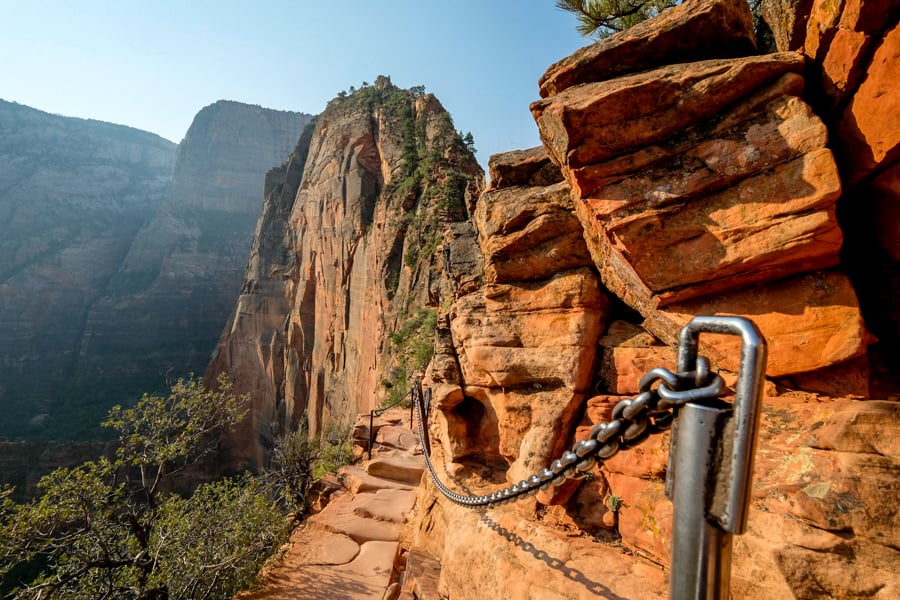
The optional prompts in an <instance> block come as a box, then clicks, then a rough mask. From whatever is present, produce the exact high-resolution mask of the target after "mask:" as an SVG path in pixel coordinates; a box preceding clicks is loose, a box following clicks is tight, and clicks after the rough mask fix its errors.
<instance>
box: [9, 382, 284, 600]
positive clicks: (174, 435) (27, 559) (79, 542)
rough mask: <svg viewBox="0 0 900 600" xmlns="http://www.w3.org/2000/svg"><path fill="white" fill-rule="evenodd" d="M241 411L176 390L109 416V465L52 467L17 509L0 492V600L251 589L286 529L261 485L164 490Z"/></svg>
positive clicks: (224, 396)
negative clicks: (35, 494) (112, 440)
mask: <svg viewBox="0 0 900 600" xmlns="http://www.w3.org/2000/svg"><path fill="white" fill-rule="evenodd" d="M244 412H245V411H244V408H243V401H242V399H239V398H237V397H235V396H234V394H233V393H232V389H231V384H230V383H228V381H227V380H225V379H221V380H220V382H219V388H218V390H216V391H210V390H206V389H204V388H203V386H202V385H201V384H200V383H199V382H197V381H194V380H190V381H184V380H179V381H177V382H176V383H175V384H174V385H172V386H171V390H170V393H169V394H168V396H148V395H145V396H144V397H143V399H142V400H141V401H140V402H139V403H138V404H137V405H135V406H134V407H132V408H127V409H122V408H119V407H115V408H114V409H113V410H112V411H111V412H110V417H109V419H107V421H106V422H105V423H104V425H105V426H106V427H110V428H112V429H114V430H115V431H117V432H118V438H119V440H118V441H119V446H118V451H117V454H116V457H115V459H113V460H110V459H105V458H104V459H100V460H97V461H90V462H86V463H84V464H82V465H81V466H78V467H74V468H61V469H57V470H56V471H54V472H52V473H51V474H49V475H47V476H46V477H44V478H43V479H42V480H41V481H40V483H39V484H38V485H39V487H40V489H41V490H43V495H42V496H41V497H40V498H38V499H36V500H33V501H31V502H29V503H27V504H16V503H14V502H12V500H10V498H9V494H8V493H6V491H4V490H0V596H3V597H6V598H15V599H20V598H21V599H24V598H66V599H70V598H72V599H80V598H85V599H87V598H156V599H175V598H230V597H231V596H233V595H234V594H235V593H236V592H237V591H239V590H240V589H241V588H242V587H244V586H246V585H247V584H248V583H250V582H252V581H253V578H254V577H255V575H256V573H257V572H258V569H259V567H260V565H261V562H262V561H263V560H264V559H265V558H266V557H267V556H268V554H269V553H270V551H271V550H272V549H273V548H277V547H278V545H279V544H280V543H281V541H282V540H283V539H284V535H285V533H286V528H287V525H286V522H285V520H284V518H283V513H281V512H280V511H279V510H278V509H277V507H276V506H275V505H274V503H273V502H272V501H271V500H270V498H269V496H268V494H266V493H265V490H264V489H263V486H262V484H261V482H260V480H259V479H258V478H252V477H249V476H245V477H242V478H238V479H226V480H222V481H217V482H213V483H206V484H203V485H201V486H199V487H198V488H197V489H196V490H195V491H194V493H193V494H192V495H190V496H189V497H182V496H179V495H178V494H176V493H174V492H172V491H171V488H172V487H173V485H172V482H171V478H172V476H173V475H174V474H175V473H177V472H178V471H179V470H181V469H183V468H184V467H185V466H187V465H190V464H192V463H194V462H196V461H197V460H199V458H200V457H201V456H203V455H204V454H205V453H206V452H208V451H209V450H210V449H211V448H212V447H213V445H214V444H215V441H216V439H217V436H218V435H219V434H221V433H223V432H224V430H225V429H227V428H228V427H230V426H232V425H234V424H235V423H237V422H238V421H239V420H240V418H241V417H242V416H243V414H244Z"/></svg>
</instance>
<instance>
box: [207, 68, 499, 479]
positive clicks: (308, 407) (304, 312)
mask: <svg viewBox="0 0 900 600" xmlns="http://www.w3.org/2000/svg"><path fill="white" fill-rule="evenodd" d="M482 178H483V175H482V173H481V169H480V167H478V164H477V163H476V162H475V159H474V158H473V156H472V153H471V152H470V151H469V149H467V148H466V146H465V144H464V143H463V142H462V140H461V138H460V136H459V134H458V133H457V131H456V130H455V129H454V127H453V123H452V120H451V119H450V116H449V115H448V114H447V112H446V111H445V110H444V109H443V107H442V106H441V104H440V102H438V100H437V99H436V98H435V97H434V96H432V95H429V94H424V93H423V92H422V91H421V90H419V89H414V90H413V91H407V90H401V89H398V88H397V87H395V86H393V85H392V84H391V82H390V80H389V79H388V78H386V77H379V78H378V80H377V81H376V82H375V84H374V85H371V86H369V85H366V86H364V87H363V88H362V89H360V90H357V91H355V92H354V93H352V94H350V95H346V94H343V95H342V96H340V97H338V98H336V99H334V100H333V101H332V102H331V103H330V104H329V105H328V108H327V109H326V110H325V112H324V113H323V114H322V115H321V116H319V117H318V118H317V120H316V122H315V123H314V125H312V126H310V127H309V128H307V130H306V131H305V132H304V134H303V136H302V137H301V139H300V142H299V144H298V145H297V148H296V149H295V151H294V152H293V154H292V155H291V157H290V159H289V161H288V162H287V163H286V164H284V165H283V166H281V167H279V168H277V169H273V170H272V171H270V172H269V174H268V175H267V177H266V189H265V200H264V203H263V210H262V214H261V216H260V218H259V222H258V225H257V230H256V234H255V238H254V241H253V245H252V248H251V252H250V260H249V264H248V266H247V271H246V275H245V278H244V283H243V287H242V289H241V294H240V297H239V299H238V303H237V307H236V308H235V310H234V312H233V314H232V317H231V319H230V320H229V323H228V325H227V327H226V329H225V331H224V332H223V333H222V337H221V339H220V341H219V344H218V346H217V348H216V351H215V355H214V356H213V360H212V363H211V364H210V367H209V369H208V370H207V375H206V377H207V379H208V380H214V379H215V377H217V376H218V374H219V373H222V372H226V373H228V374H229V376H230V377H231V379H232V381H234V383H235V391H236V392H238V393H246V394H248V395H249V396H250V398H251V408H250V417H249V418H248V419H247V420H245V422H244V423H243V425H242V430H241V431H239V432H237V433H236V434H235V435H233V436H232V437H231V438H230V439H229V440H228V442H227V443H226V444H225V445H224V446H223V449H224V455H223V458H222V461H223V464H222V467H223V468H224V469H225V470H229V469H240V468H244V467H246V466H248V465H249V466H255V467H259V466H261V465H263V464H264V463H265V460H266V457H267V451H268V449H270V448H271V447H272V444H273V442H274V440H275V438H277V436H279V435H281V434H283V433H285V432H287V431H290V430H292V429H294V428H296V427H297V425H298V423H299V421H300V419H307V420H308V422H309V425H310V431H312V432H314V433H316V434H319V433H323V432H324V431H325V429H326V428H327V427H328V424H329V423H330V424H333V425H339V424H349V422H350V421H351V420H352V419H355V416H356V414H357V413H359V412H362V411H368V410H369V409H371V408H373V407H376V406H378V405H379V404H381V403H383V402H389V401H392V400H393V399H396V398H398V397H399V396H402V395H403V394H404V393H405V391H406V386H407V385H408V381H407V379H408V377H409V376H410V374H411V373H412V371H414V370H416V369H422V368H424V366H425V365H426V364H427V362H428V360H429V359H430V357H431V352H432V341H431V340H432V337H433V331H434V326H435V325H434V319H435V315H436V311H437V308H438V306H439V304H440V298H442V292H441V289H440V284H441V281H440V280H439V279H438V278H436V277H434V275H433V273H434V272H435V269H436V267H437V265H439V263H440V260H441V255H440V254H439V253H438V252H436V249H437V247H438V245H439V243H440V241H441V235H442V231H443V230H444V228H445V226H447V225H449V224H451V223H454V222H460V221H465V220H466V219H467V217H468V212H467V211H468V204H469V202H470V199H472V198H474V197H475V196H476V195H477V192H478V190H479V189H480V186H481V181H482Z"/></svg>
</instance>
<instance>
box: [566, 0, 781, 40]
mask: <svg viewBox="0 0 900 600" xmlns="http://www.w3.org/2000/svg"><path fill="white" fill-rule="evenodd" d="M682 2H683V0H557V1H556V7H557V8H559V9H561V10H565V11H568V12H571V13H574V14H575V16H577V17H578V27H577V30H578V33H580V34H581V35H583V36H586V37H593V38H595V39H598V40H599V39H603V38H605V37H608V36H610V35H612V34H614V33H616V32H619V31H624V30H626V29H628V28H629V27H634V26H635V25H637V24H638V23H640V22H641V21H646V20H647V19H649V18H651V17H655V16H657V15H658V14H660V13H661V12H663V11H664V10H666V9H669V8H672V7H673V6H678V5H679V4H681V3H682ZM747 2H748V4H749V5H750V14H751V15H753V28H754V30H755V31H756V33H757V36H759V35H760V34H761V33H762V31H761V30H762V29H765V27H766V26H765V24H764V23H763V21H762V13H761V11H762V0H747Z"/></svg>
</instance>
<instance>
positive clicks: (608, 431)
mask: <svg viewBox="0 0 900 600" xmlns="http://www.w3.org/2000/svg"><path fill="white" fill-rule="evenodd" d="M654 386H655V387H654ZM638 389H639V393H638V395H637V396H635V397H634V398H626V399H624V400H622V401H620V402H619V403H618V404H616V405H615V406H614V407H613V410H612V420H611V421H609V422H608V423H598V424H597V425H594V427H593V428H591V431H590V434H589V436H588V439H585V440H580V441H578V442H575V444H573V445H572V448H571V449H570V450H567V451H565V452H563V454H562V456H560V457H559V458H557V459H556V460H554V461H553V462H551V463H550V466H549V467H546V468H544V469H542V470H541V471H540V472H538V473H536V474H534V475H532V476H531V477H528V478H527V479H523V480H522V481H520V482H519V483H517V484H515V485H511V486H508V487H505V488H503V489H502V490H498V491H496V492H492V493H490V494H485V495H480V496H479V495H469V494H460V493H459V492H454V491H453V490H451V489H450V488H448V487H447V486H446V485H445V484H444V482H442V481H441V479H440V477H438V475H437V473H436V472H435V470H434V465H432V463H431V457H430V456H429V454H430V453H429V452H428V451H427V450H426V449H427V448H429V444H428V443H427V442H428V439H427V438H426V434H425V430H426V426H425V424H424V421H425V419H427V415H424V416H423V407H422V405H423V403H424V398H423V395H422V389H421V386H420V383H419V381H418V380H415V381H414V382H413V390H412V394H413V398H412V399H413V403H414V404H415V408H416V421H417V424H418V429H419V444H420V445H421V446H422V448H423V450H424V452H423V454H424V455H425V465H426V466H427V467H428V472H429V474H430V475H431V480H432V481H433V482H434V485H435V487H437V489H439V490H440V491H441V493H442V494H443V495H444V496H446V497H447V498H448V499H450V500H452V501H453V502H455V503H457V504H461V505H463V506H488V507H493V506H494V505H496V504H500V503H503V502H509V501H511V500H516V499H519V498H522V497H524V496H526V495H534V494H536V493H537V492H538V490H546V489H548V488H549V487H550V486H551V485H559V484H561V483H562V482H563V481H565V480H566V479H575V478H579V479H580V478H583V477H585V476H587V474H588V473H589V472H590V471H591V470H592V469H593V468H594V465H595V464H597V463H602V462H603V461H606V460H609V459H610V458H612V457H613V456H615V455H616V454H617V453H618V452H619V451H621V450H625V449H628V448H630V447H632V446H635V445H637V444H638V443H640V442H642V441H643V440H644V439H646V438H647V436H649V435H650V434H651V433H659V432H662V431H665V430H666V429H668V428H669V427H670V426H671V424H672V421H673V420H674V418H675V413H676V412H677V410H678V407H680V406H682V405H684V404H687V403H688V402H703V401H711V400H714V399H716V398H718V397H719V396H720V395H721V394H722V392H723V390H724V389H725V382H724V381H723V380H722V378H721V377H720V376H719V375H718V374H715V373H711V372H710V370H709V361H708V360H707V359H706V358H704V357H699V358H698V359H697V366H696V370H695V371H690V372H686V373H673V372H671V371H669V370H668V369H662V368H657V369H653V370H651V371H649V372H648V373H647V374H645V375H644V376H643V377H642V378H641V381H640V385H639V387H638ZM426 410H427V409H426Z"/></svg>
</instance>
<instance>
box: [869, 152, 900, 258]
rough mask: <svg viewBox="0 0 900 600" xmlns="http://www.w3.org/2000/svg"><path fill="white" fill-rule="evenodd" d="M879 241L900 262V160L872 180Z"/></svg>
mask: <svg viewBox="0 0 900 600" xmlns="http://www.w3.org/2000/svg"><path fill="white" fill-rule="evenodd" d="M872 189H873V191H874V196H875V198H874V201H875V227H876V230H877V232H878V243H879V244H880V245H881V247H882V248H884V249H885V251H886V252H887V253H888V255H889V256H890V257H891V258H892V259H893V260H894V261H895V262H898V263H900V162H898V163H896V164H894V165H893V166H892V167H890V168H889V169H888V170H887V171H885V172H884V173H882V174H881V175H880V176H879V177H878V178H877V179H875V180H874V181H873V182H872Z"/></svg>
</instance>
